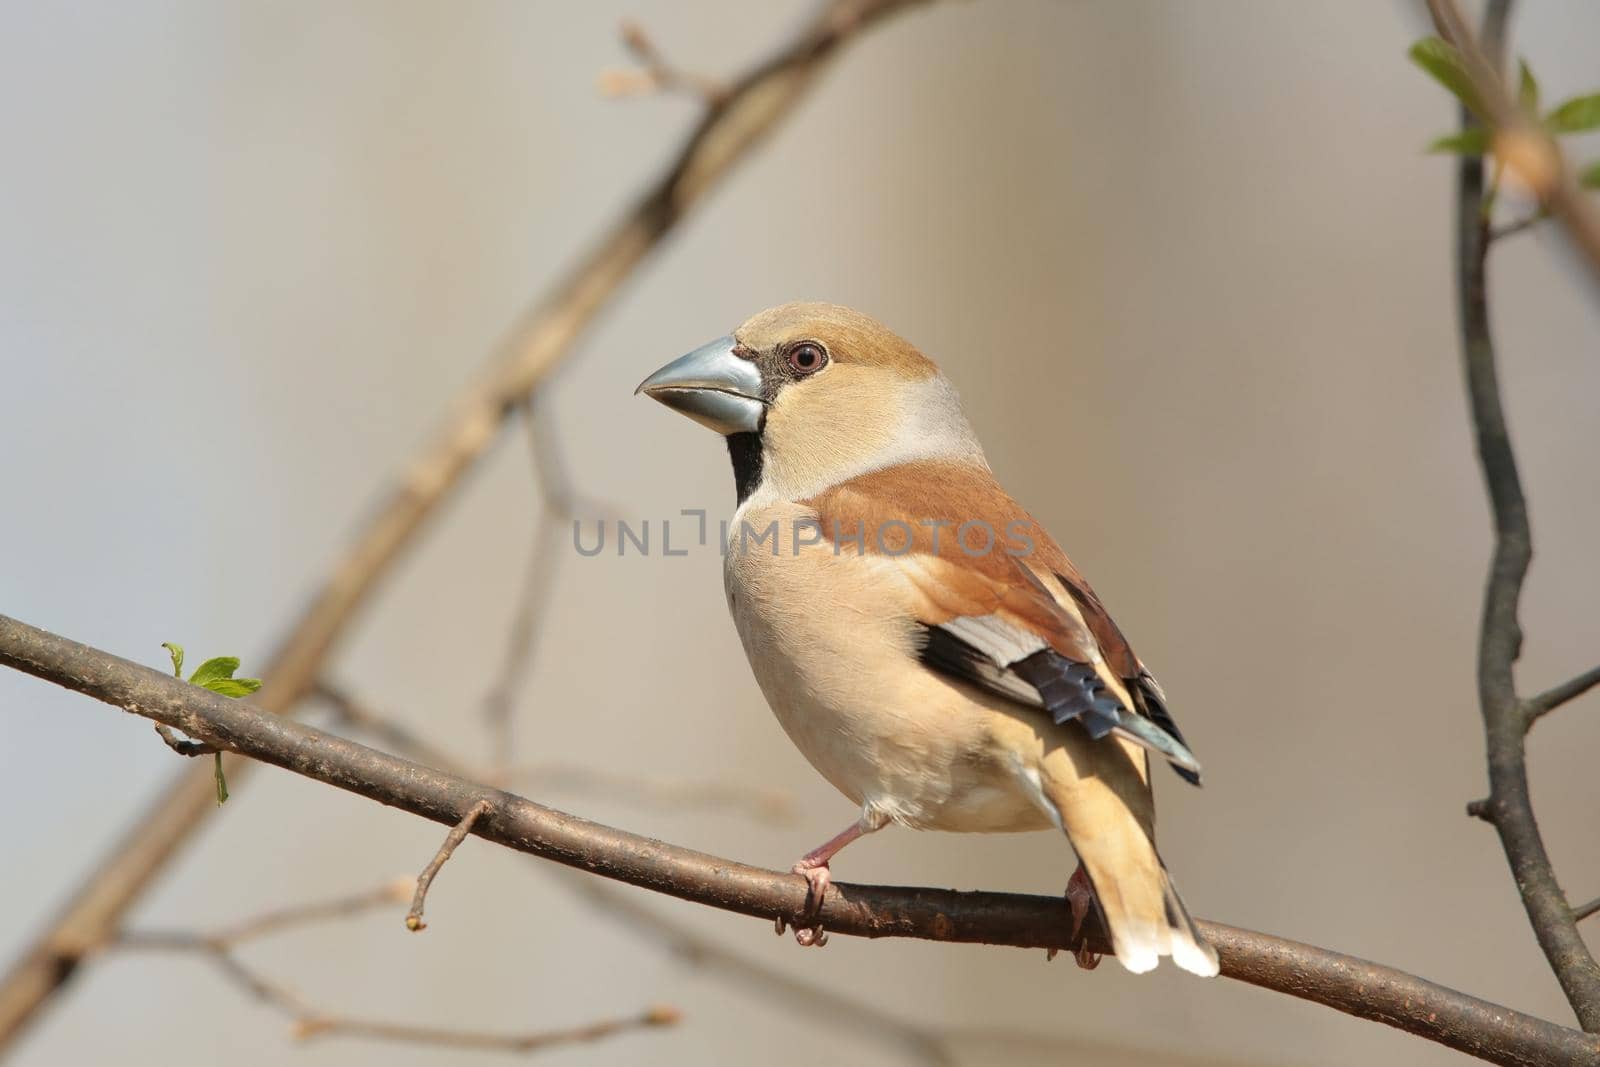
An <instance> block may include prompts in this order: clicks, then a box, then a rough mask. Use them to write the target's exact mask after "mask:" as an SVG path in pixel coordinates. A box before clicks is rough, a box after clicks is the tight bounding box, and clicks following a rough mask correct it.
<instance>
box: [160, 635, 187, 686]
mask: <svg viewBox="0 0 1600 1067" xmlns="http://www.w3.org/2000/svg"><path fill="white" fill-rule="evenodd" d="M161 647H162V648H164V649H166V650H167V651H168V652H170V653H171V654H172V673H173V675H174V676H176V677H178V678H182V677H183V646H182V645H175V644H173V643H172V642H171V641H163V642H161Z"/></svg>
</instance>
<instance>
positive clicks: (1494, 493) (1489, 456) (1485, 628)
mask: <svg viewBox="0 0 1600 1067" xmlns="http://www.w3.org/2000/svg"><path fill="white" fill-rule="evenodd" d="M1429 3H1430V6H1432V7H1433V9H1434V12H1435V14H1436V16H1438V17H1440V22H1441V29H1442V30H1444V31H1445V33H1446V36H1447V37H1450V38H1451V39H1452V40H1453V42H1454V43H1455V44H1456V45H1457V46H1458V47H1459V48H1461V50H1462V52H1463V53H1464V54H1468V55H1469V56H1470V57H1472V58H1473V62H1474V64H1475V65H1476V66H1486V67H1487V69H1488V74H1484V73H1482V72H1481V71H1480V73H1479V74H1478V75H1477V76H1476V77H1475V82H1479V81H1483V82H1487V80H1488V78H1489V75H1493V77H1494V80H1495V81H1496V82H1497V83H1498V74H1497V71H1498V69H1499V63H1500V55H1501V52H1502V51H1503V47H1504V39H1505V22H1506V18H1507V16H1508V14H1509V10H1510V3H1509V0H1492V2H1491V3H1490V5H1489V8H1488V13H1487V14H1486V15H1485V17H1484V33H1483V43H1482V46H1481V47H1480V45H1479V43H1478V42H1477V41H1476V40H1475V39H1473V38H1472V36H1471V34H1470V33H1469V32H1468V31H1467V30H1466V29H1465V28H1464V26H1462V25H1461V23H1460V14H1459V12H1456V11H1455V10H1454V4H1453V3H1451V2H1449V0H1444V2H1440V0H1429ZM1452 19H1453V20H1454V21H1453V23H1452V21H1451V20H1452ZM1486 53H1487V56H1488V57H1492V58H1486ZM1495 91H1496V92H1503V89H1498V88H1497V89H1495ZM1480 92H1483V93H1484V94H1485V95H1487V89H1483V90H1480ZM1462 122H1463V125H1464V126H1470V125H1471V124H1472V122H1473V119H1472V117H1471V115H1470V114H1469V113H1467V112H1466V111H1465V110H1463V112H1462ZM1459 166H1460V170H1459V179H1458V183H1457V199H1456V270H1457V285H1458V294H1457V295H1458V300H1459V305H1460V306H1459V311H1460V317H1461V337H1462V357H1463V362H1464V366H1465V371H1466V380H1467V393H1468V396H1469V398H1470V401H1471V407H1472V424H1473V429H1474V432H1475V433H1476V436H1477V447H1478V459H1479V462H1480V464H1481V465H1482V468H1483V478H1484V484H1485V486H1486V488H1487V489H1488V493H1489V502H1490V506H1491V510H1492V511H1493V515H1494V553H1493V557H1492V559H1491V561H1490V564H1489V578H1488V582H1487V585H1486V587H1485V589H1484V599H1483V619H1482V624H1481V627H1480V630H1479V640H1478V702H1479V705H1480V708H1481V710H1482V713H1483V723H1484V733H1485V739H1486V747H1487V757H1488V768H1489V796H1488V797H1487V798H1486V799H1484V800H1481V801H1475V802H1473V804H1471V805H1469V806H1468V809H1467V810H1468V812H1469V813H1470V814H1473V815H1477V816H1479V817H1481V818H1483V819H1485V820H1487V821H1488V822H1490V823H1491V824H1493V826H1494V828H1495V830H1496V831H1497V832H1498V833H1499V835H1500V843H1501V846H1502V847H1503V848H1504V849H1505V853H1506V859H1507V860H1508V861H1509V862H1510V865H1511V873H1512V875H1513V877H1514V878H1515V879H1516V883H1517V890H1518V892H1519V893H1520V894H1521V896H1522V905H1523V908H1524V910H1526V911H1527V913H1528V921H1529V922H1530V923H1531V924H1532V926H1533V932H1534V936H1535V937H1536V938H1537V939H1538V941H1539V947H1540V948H1541V949H1543V950H1544V954H1545V958H1546V959H1548V960H1549V961H1550V967H1551V969H1552V970H1553V971H1554V972H1555V975H1556V979H1557V980H1558V981H1559V982H1560V983H1561V988H1562V991H1563V992H1564V993H1565V994H1566V997H1567V1001H1568V1002H1569V1003H1570V1004H1571V1005H1572V1009H1573V1012H1574V1013H1575V1014H1576V1015H1577V1017H1578V1021H1579V1023H1580V1024H1581V1025H1582V1026H1583V1028H1584V1029H1585V1030H1587V1031H1590V1032H1591V1033H1593V1032H1596V1031H1600V966H1597V965H1596V963H1595V959H1594V956H1593V955H1591V954H1590V952H1589V949H1588V946H1586V945H1585V944H1584V942H1583V936H1582V935H1581V934H1580V933H1579V932H1578V927H1577V922H1576V921H1575V920H1574V918H1573V915H1572V910H1571V908H1570V907H1569V906H1568V904H1567V898H1566V896H1565V895H1564V894H1563V893H1562V891H1561V885H1560V883H1559V882H1557V881H1556V875H1555V867H1554V865H1553V864H1552V863H1551V862H1550V855H1549V853H1548V852H1547V851H1546V849H1545V845H1544V838H1543V837H1542V836H1541V834H1540V833H1539V824H1538V822H1537V820H1536V819H1535V818H1534V814H1533V800H1532V797H1531V796H1530V794H1529V790H1528V761H1527V749H1526V736H1527V732H1528V727H1529V725H1530V724H1531V722H1532V720H1533V718H1534V717H1535V716H1534V713H1533V712H1532V710H1531V709H1530V708H1529V707H1527V706H1526V705H1524V704H1523V703H1522V701H1521V700H1520V699H1519V698H1518V696H1517V691H1516V680H1515V678H1514V676H1513V667H1514V665H1515V664H1516V661H1517V658H1518V656H1519V655H1520V654H1521V651H1522V624H1521V622H1520V621H1519V618H1518V605H1519V602H1520V601H1521V599H1522V587H1523V583H1524V581H1525V580H1526V578H1527V575H1528V565H1529V563H1530V562H1531V561H1532V559H1533V535H1532V532H1531V528H1530V526H1529V523H1528V504H1527V499H1526V498H1525V496H1524V494H1523V490H1522V480H1521V478H1520V476H1519V475H1518V474H1517V460H1516V454H1515V453H1514V452H1513V451H1512V448H1511V436H1510V432H1509V430H1508V429H1507V427H1506V416H1505V408H1504V406H1503V404H1502V403H1501V399H1500V381H1499V372H1498V370H1497V368H1496V360H1495V350H1494V340H1493V336H1492V334H1491V332H1490V329H1489V293H1488V277H1487V258H1488V250H1489V220H1488V216H1487V213H1486V212H1485V211H1484V210H1483V198H1484V173H1483V160H1482V159H1481V158H1479V157H1477V156H1464V157H1462V159H1461V162H1460V165H1459ZM1547 710H1548V709H1547Z"/></svg>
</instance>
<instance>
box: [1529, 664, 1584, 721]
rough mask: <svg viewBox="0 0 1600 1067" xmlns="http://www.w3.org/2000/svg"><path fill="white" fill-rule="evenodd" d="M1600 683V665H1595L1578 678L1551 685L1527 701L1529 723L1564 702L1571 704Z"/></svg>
mask: <svg viewBox="0 0 1600 1067" xmlns="http://www.w3.org/2000/svg"><path fill="white" fill-rule="evenodd" d="M1597 685H1600V667H1593V668H1591V669H1589V670H1587V671H1584V672H1583V673H1582V674H1580V675H1578V676H1577V677H1576V678H1572V679H1569V680H1568V681H1565V682H1562V683H1561V684H1560V685H1556V686H1551V687H1550V688H1549V689H1546V690H1545V691H1544V692H1542V693H1540V694H1539V695H1538V696H1536V697H1531V698H1529V700H1528V702H1527V711H1528V725H1529V726H1530V727H1531V726H1532V725H1533V724H1534V723H1535V722H1537V721H1538V720H1539V719H1540V718H1541V717H1543V716H1545V715H1548V714H1550V713H1551V712H1552V711H1555V710H1556V709H1557V708H1559V707H1561V706H1562V705H1563V704H1570V703H1571V702H1572V701H1574V700H1577V699H1578V698H1579V697H1581V696H1583V694H1585V693H1587V692H1588V691H1589V690H1591V689H1593V688H1594V687H1595V686H1597Z"/></svg>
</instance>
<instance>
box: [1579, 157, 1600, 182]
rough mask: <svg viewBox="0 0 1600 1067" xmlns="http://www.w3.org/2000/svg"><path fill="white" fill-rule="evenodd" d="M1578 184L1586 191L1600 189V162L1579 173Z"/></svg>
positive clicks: (1597, 161)
mask: <svg viewBox="0 0 1600 1067" xmlns="http://www.w3.org/2000/svg"><path fill="white" fill-rule="evenodd" d="M1578 184H1579V185H1581V186H1583V187H1584V188H1585V189H1600V160H1596V161H1595V162H1593V163H1591V164H1589V165H1588V166H1587V167H1584V168H1583V169H1582V170H1581V171H1579V172H1578Z"/></svg>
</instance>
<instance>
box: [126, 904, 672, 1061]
mask: <svg viewBox="0 0 1600 1067" xmlns="http://www.w3.org/2000/svg"><path fill="white" fill-rule="evenodd" d="M393 889H394V887H393V886H387V887H383V888H382V889H380V890H378V891H376V892H374V893H370V894H365V895H363V896H362V897H347V898H343V899H340V900H333V901H324V902H321V903H312V904H307V905H303V906H301V907H299V908H295V909H287V910H285V911H283V912H277V913H274V914H272V915H267V916H262V917H260V918H258V919H252V920H246V921H245V922H243V923H241V924H240V925H239V926H237V927H235V928H234V931H238V930H243V929H250V930H253V931H255V932H257V933H262V932H266V931H267V930H268V929H281V928H282V927H283V926H285V925H287V924H288V922H289V921H290V920H289V918H288V917H289V916H291V915H292V916H295V917H296V919H295V920H293V921H300V920H306V919H311V918H328V917H332V916H334V915H336V914H343V915H350V914H354V913H355V912H356V911H360V910H365V909H366V908H367V907H368V906H370V905H371V904H373V903H375V902H380V901H381V902H389V901H392V900H393V896H394V893H393ZM252 936H254V935H253V934H252ZM236 940H237V937H236V935H235V934H234V933H230V932H227V931H224V932H221V933H216V934H192V933H178V932H160V931H152V932H130V933H126V934H123V935H122V936H121V937H119V938H118V939H117V940H116V941H115V942H113V945H114V947H117V948H121V949H125V950H130V951H146V952H148V951H155V952H183V953H192V954H195V955H199V956H203V957H205V958H206V959H208V960H210V961H211V963H212V964H213V965H214V966H215V967H216V968H217V970H218V972H219V973H220V974H221V975H222V976H223V978H225V979H226V980H227V981H228V982H229V983H230V984H232V985H233V986H235V987H236V988H237V989H239V990H240V991H241V992H242V993H244V994H245V995H247V996H249V997H251V998H253V999H255V1000H259V1001H261V1002H262V1003H263V1004H266V1005H267V1006H268V1007H271V1008H273V1009H275V1010H276V1011H278V1012H279V1013H281V1014H283V1015H285V1016H287V1017H288V1018H289V1019H290V1021H291V1022H292V1024H293V1030H292V1032H293V1034H294V1036H295V1037H296V1038H298V1039H301V1040H306V1039H310V1038H315V1037H329V1036H341V1037H358V1038H368V1039H371V1040H377V1041H392V1042H398V1043H404V1044H409V1045H433V1046H438V1047H445V1048H455V1049H462V1050H495V1049H498V1050H501V1051H505V1052H533V1051H537V1050H539V1049H545V1048H550V1047H552V1046H554V1045H570V1044H577V1043H580V1042H587V1041H598V1040H600V1039H602V1038H606V1037H611V1036H613V1035H615V1034H620V1033H623V1032H625V1031H628V1030H635V1029H639V1028H641V1027H651V1026H670V1025H672V1024H674V1023H676V1022H677V1021H678V1020H679V1014H678V1012H677V1010H676V1009H674V1008H668V1007H655V1008H650V1009H648V1010H647V1011H645V1012H642V1013H638V1014H634V1015H627V1016H623V1017H621V1018H617V1019H604V1020H601V1021H599V1022H594V1023H588V1024H585V1025H583V1026H573V1027H564V1028H561V1029H554V1030H539V1031H534V1032H531V1033H523V1034H495V1033H486V1032H481V1031H476V1030H460V1029H449V1028H441V1027H431V1026H417V1025H415V1024H412V1023H396V1022H388V1021H386V1020H381V1019H360V1018H352V1017H349V1016H344V1015H337V1014H332V1013H329V1012H325V1011H322V1010H320V1009H319V1008H317V1007H316V1006H315V1005H313V1004H312V1003H311V1002H310V1001H308V1000H307V999H306V998H305V997H304V996H302V995H301V994H300V993H298V992H296V991H295V990H294V989H291V988H290V987H289V986H286V985H284V984H282V983H281V982H278V981H276V980H274V979H271V978H269V977H267V976H266V975H265V974H263V973H262V972H260V971H258V970H256V969H255V968H254V967H252V966H250V965H249V964H247V963H245V962H244V961H243V960H241V959H240V958H239V957H238V955H237V954H235V953H234V952H233V951H232V948H231V946H232V945H233V944H234V943H235V942H236Z"/></svg>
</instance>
